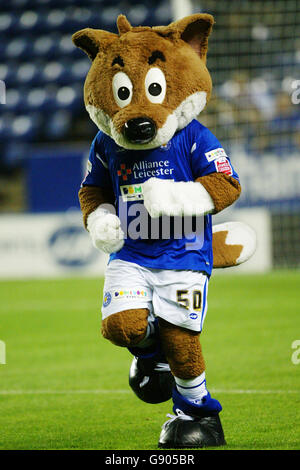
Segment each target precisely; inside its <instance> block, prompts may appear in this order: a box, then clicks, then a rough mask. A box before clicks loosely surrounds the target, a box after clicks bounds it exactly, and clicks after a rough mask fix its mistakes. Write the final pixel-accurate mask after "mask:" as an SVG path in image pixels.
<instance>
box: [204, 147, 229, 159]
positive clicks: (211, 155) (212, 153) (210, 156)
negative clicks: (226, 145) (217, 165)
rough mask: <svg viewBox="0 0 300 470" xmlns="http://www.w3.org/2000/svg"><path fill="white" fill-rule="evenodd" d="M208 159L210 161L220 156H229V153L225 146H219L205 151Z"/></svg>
mask: <svg viewBox="0 0 300 470" xmlns="http://www.w3.org/2000/svg"><path fill="white" fill-rule="evenodd" d="M205 156H206V159H207V161H208V162H212V161H213V160H216V159H217V158H220V157H227V154H226V152H225V150H224V149H223V148H221V147H220V148H218V149H214V150H211V151H210V152H206V153H205Z"/></svg>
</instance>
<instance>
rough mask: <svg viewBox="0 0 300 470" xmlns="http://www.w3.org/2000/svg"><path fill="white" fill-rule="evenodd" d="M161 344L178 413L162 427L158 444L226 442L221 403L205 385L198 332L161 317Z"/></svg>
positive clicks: (172, 446)
mask: <svg viewBox="0 0 300 470" xmlns="http://www.w3.org/2000/svg"><path fill="white" fill-rule="evenodd" d="M160 335H161V343H162V347H163V349H164V351H165V353H166V356H167V360H168V362H169V364H170V368H171V371H172V374H173V375H174V378H175V386H174V388H173V394H172V398H173V404H174V406H173V411H174V412H175V413H176V416H175V417H174V418H172V419H171V420H169V421H167V422H166V423H165V424H164V426H163V429H162V432H161V435H160V439H159V443H158V445H159V447H168V448H184V447H208V446H214V447H215V446H220V445H224V444H225V439H224V433H223V429H222V425H221V421H220V418H219V412H220V411H221V410H222V407H221V405H220V403H219V402H218V400H215V399H213V398H211V396H210V394H209V392H208V391H207V389H206V381H205V362H204V358H203V354H202V350H201V345H200V341H199V333H195V332H194V331H191V330H187V329H183V328H180V327H178V326H175V325H172V324H170V323H168V322H166V321H165V320H162V319H160Z"/></svg>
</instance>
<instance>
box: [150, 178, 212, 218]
mask: <svg viewBox="0 0 300 470" xmlns="http://www.w3.org/2000/svg"><path fill="white" fill-rule="evenodd" d="M142 188H143V196H144V205H145V207H146V209H147V211H148V212H149V214H150V216H151V217H160V216H161V215H168V216H172V215H173V216H183V215H185V216H192V215H197V216H201V215H205V214H208V213H211V212H213V211H214V208H215V207H214V202H213V200H212V198H211V196H210V194H209V193H208V192H207V191H206V189H205V188H204V186H202V184H201V183H198V182H193V181H188V182H184V181H179V182H175V181H173V180H164V179H159V178H150V179H149V180H147V181H146V182H145V183H143V184H142Z"/></svg>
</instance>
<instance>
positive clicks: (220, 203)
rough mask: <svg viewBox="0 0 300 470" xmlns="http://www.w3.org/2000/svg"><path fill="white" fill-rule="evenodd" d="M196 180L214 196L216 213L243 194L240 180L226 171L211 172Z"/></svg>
mask: <svg viewBox="0 0 300 470" xmlns="http://www.w3.org/2000/svg"><path fill="white" fill-rule="evenodd" d="M196 182H198V183H200V184H201V185H202V186H203V187H204V188H205V189H206V191H207V192H208V193H209V195H210V197H211V198H212V200H213V203H214V211H213V212H214V214H217V213H218V212H221V211H222V210H223V209H225V208H226V207H228V206H231V204H233V203H234V202H235V201H236V200H237V199H238V198H239V196H240V194H241V185H240V183H239V182H238V180H236V179H235V178H232V176H228V175H225V174H224V173H210V174H209V175H206V176H201V177H200V178H197V179H196Z"/></svg>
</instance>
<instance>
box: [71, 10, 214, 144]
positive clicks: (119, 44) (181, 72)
mask: <svg viewBox="0 0 300 470" xmlns="http://www.w3.org/2000/svg"><path fill="white" fill-rule="evenodd" d="M213 22H214V20H213V17H212V16H211V15H208V14H195V15H191V16H188V17H186V18H183V19H181V20H179V21H176V22H173V23H171V24H169V25H168V26H156V27H153V28H150V27H132V26H131V25H130V23H129V22H128V20H127V19H126V17H125V16H123V15H120V16H119V17H118V20H117V25H118V31H119V34H113V33H110V32H108V31H102V30H97V29H91V28H86V29H83V30H81V31H78V32H77V33H75V34H74V35H73V37H72V39H73V42H74V44H75V45H76V46H78V47H80V48H81V49H82V50H83V51H84V52H86V53H87V54H88V56H89V57H90V59H91V61H92V64H91V68H90V70H89V72H88V75H87V77H86V81H85V85H84V101H85V106H86V109H87V111H88V113H89V115H90V117H91V119H92V120H93V121H94V123H95V124H96V125H97V127H98V128H99V129H100V130H102V131H103V132H105V133H106V134H108V135H109V136H110V137H111V138H112V139H113V140H114V141H115V142H116V143H117V144H118V145H119V146H121V147H124V148H126V149H133V150H138V149H151V148H156V147H160V146H161V145H165V144H166V143H167V142H168V141H169V140H170V139H171V138H172V137H173V135H174V134H175V132H176V131H178V130H180V129H183V128H184V127H186V126H187V125H188V124H189V123H190V122H191V121H192V120H193V119H194V118H196V117H197V116H198V115H199V113H200V112H201V111H202V110H203V109H204V107H205V105H206V103H207V101H208V99H209V97H210V94H211V89H212V82H211V78H210V74H209V72H208V70H207V68H206V54H207V43H208V36H209V34H210V32H211V29H212V25H213Z"/></svg>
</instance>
